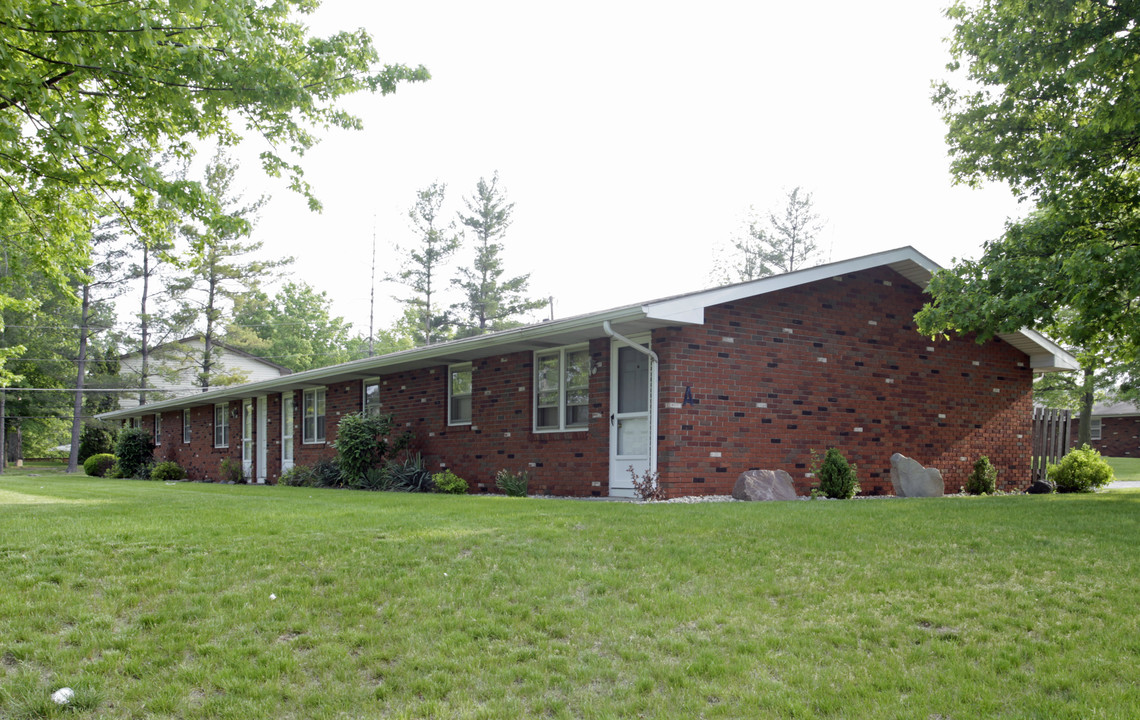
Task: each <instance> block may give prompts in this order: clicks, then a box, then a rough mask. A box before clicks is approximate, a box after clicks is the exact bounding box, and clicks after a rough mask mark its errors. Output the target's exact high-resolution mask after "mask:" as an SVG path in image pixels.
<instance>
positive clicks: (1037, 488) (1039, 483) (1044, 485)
mask: <svg viewBox="0 0 1140 720" xmlns="http://www.w3.org/2000/svg"><path fill="white" fill-rule="evenodd" d="M1056 489H1057V486H1056V485H1054V484H1053V481H1052V480H1034V481H1033V484H1032V485H1030V486H1029V489H1028V490H1026V491H1025V492H1027V493H1029V494H1030V495H1048V494H1049V493H1051V492H1053V491H1055V490H1056Z"/></svg>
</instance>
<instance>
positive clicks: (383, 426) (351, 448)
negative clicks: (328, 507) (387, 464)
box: [332, 412, 392, 487]
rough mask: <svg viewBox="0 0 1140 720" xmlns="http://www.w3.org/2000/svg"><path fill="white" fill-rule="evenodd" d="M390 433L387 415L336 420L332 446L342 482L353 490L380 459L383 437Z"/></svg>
mask: <svg viewBox="0 0 1140 720" xmlns="http://www.w3.org/2000/svg"><path fill="white" fill-rule="evenodd" d="M391 430H392V416H391V415H373V414H371V413H363V412H357V413H351V414H349V415H345V416H344V417H342V418H341V419H340V422H339V423H338V424H337V429H336V442H334V443H333V444H332V445H333V448H335V449H336V455H337V465H338V466H339V467H340V475H341V477H342V479H343V482H345V483H347V484H349V485H351V486H353V487H356V483H357V482H358V481H360V480H361V479H363V477H364V473H365V472H366V471H367V470H368V469H369V468H372V467H375V466H376V465H377V463H379V462H380V461H381V460H383V459H384V451H385V449H386V448H387V444H386V442H385V436H386V435H387V434H388V433H389V432H390V431H391Z"/></svg>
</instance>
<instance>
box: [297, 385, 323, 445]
mask: <svg viewBox="0 0 1140 720" xmlns="http://www.w3.org/2000/svg"><path fill="white" fill-rule="evenodd" d="M301 409H302V422H301V426H302V430H301V432H302V442H304V443H306V444H312V443H323V442H324V441H325V389H324V388H313V389H312V390H306V391H305V393H304V396H303V399H302V402H301Z"/></svg>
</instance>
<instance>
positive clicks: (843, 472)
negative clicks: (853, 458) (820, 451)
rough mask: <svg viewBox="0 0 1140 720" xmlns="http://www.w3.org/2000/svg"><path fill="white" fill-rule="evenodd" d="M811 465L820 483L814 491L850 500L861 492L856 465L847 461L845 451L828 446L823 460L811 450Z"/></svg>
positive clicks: (826, 495)
mask: <svg viewBox="0 0 1140 720" xmlns="http://www.w3.org/2000/svg"><path fill="white" fill-rule="evenodd" d="M811 467H812V471H813V472H814V473H815V477H816V479H817V480H819V484H818V485H816V487H815V488H814V489H813V493H814V492H817V491H818V494H820V495H823V496H824V497H829V498H835V499H838V500H848V499H850V498H852V497H854V496H855V495H856V494H857V493H858V492H859V481H858V479H857V478H856V477H855V466H854V465H852V464H850V463H849V462H847V458H845V457H843V453H841V452H839V450H837V449H835V448H828V449H827V453H826V454H825V455H824V456H823V460H822V462H821V461H820V457H819V455H817V454H816V452H815V451H814V450H812V451H811Z"/></svg>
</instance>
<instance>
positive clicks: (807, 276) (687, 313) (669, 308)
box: [642, 246, 940, 323]
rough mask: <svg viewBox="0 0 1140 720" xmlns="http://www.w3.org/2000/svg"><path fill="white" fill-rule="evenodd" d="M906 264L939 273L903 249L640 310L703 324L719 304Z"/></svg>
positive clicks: (909, 249)
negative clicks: (710, 309)
mask: <svg viewBox="0 0 1140 720" xmlns="http://www.w3.org/2000/svg"><path fill="white" fill-rule="evenodd" d="M900 263H901V264H905V265H909V266H911V267H913V268H915V269H918V268H921V269H922V270H925V271H927V272H928V273H933V272H934V271H935V270H939V269H940V266H939V265H938V264H937V263H935V262H934V261H933V260H931V259H930V258H928V257H926V256H925V255H923V254H922V253H920V252H919V251H917V250H915V249H914V248H912V247H909V246H908V247H902V248H898V249H896V250H888V251H886V252H880V253H875V254H873V255H864V256H863V257H857V258H852V259H850V260H840V261H839V262H833V263H828V264H827V265H817V266H815V267H810V268H806V269H804V270H796V271H795V272H790V273H784V274H783V275H773V276H772V277H766V278H760V279H759V280H751V281H749V282H743V283H737V284H736V285H729V286H727V287H722V288H713V289H712V290H704V291H701V292H695V293H690V294H688V295H682V296H680V297H675V298H667V299H665V300H659V301H657V302H651V303H646V304H645V305H643V306H642V307H643V308H644V309H645V313H646V315H647V316H648V317H651V318H662V319H676V320H677V321H678V322H696V323H702V322H704V309H705V308H707V307H711V306H713V305H720V304H721V303H729V302H736V301H738V300H743V299H744V298H749V297H754V296H756V295H764V294H767V293H771V292H776V291H778V290H787V289H788V288H793V287H798V286H800V285H807V284H808V283H813V282H818V281H820V280H829V279H831V278H837V277H842V276H843V275H847V274H848V273H854V272H861V271H863V270H870V269H871V268H877V267H882V266H890V265H897V264H900ZM694 318H699V319H694Z"/></svg>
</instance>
